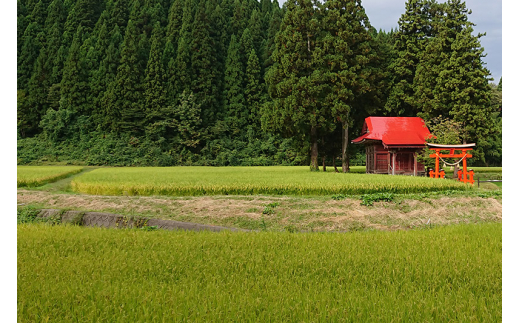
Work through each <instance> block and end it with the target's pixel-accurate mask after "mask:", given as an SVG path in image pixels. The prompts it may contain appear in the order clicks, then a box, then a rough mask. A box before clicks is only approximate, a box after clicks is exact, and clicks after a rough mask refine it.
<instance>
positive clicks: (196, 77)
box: [190, 2, 218, 127]
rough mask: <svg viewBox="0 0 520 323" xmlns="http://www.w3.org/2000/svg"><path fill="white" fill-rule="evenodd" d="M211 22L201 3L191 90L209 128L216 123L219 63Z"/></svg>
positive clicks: (195, 26) (194, 37)
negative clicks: (217, 69) (212, 36)
mask: <svg viewBox="0 0 520 323" xmlns="http://www.w3.org/2000/svg"><path fill="white" fill-rule="evenodd" d="M210 27H211V21H210V16H209V15H208V12H207V9H206V6H205V5H204V3H203V2H201V3H199V6H198V8H197V12H196V14H195V19H194V21H193V26H192V30H193V33H192V42H191V50H190V52H191V53H192V54H191V71H192V73H193V75H192V83H191V90H192V91H193V94H194V100H195V102H196V103H198V104H200V105H201V108H202V124H203V125H204V126H206V127H209V126H210V125H211V124H213V123H214V122H215V117H216V114H217V103H218V99H217V96H218V82H217V79H216V77H217V71H216V68H217V61H216V53H215V42H214V39H213V38H211V36H210Z"/></svg>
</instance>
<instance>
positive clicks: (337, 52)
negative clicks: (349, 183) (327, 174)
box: [323, 0, 377, 172]
mask: <svg viewBox="0 0 520 323" xmlns="http://www.w3.org/2000/svg"><path fill="white" fill-rule="evenodd" d="M325 7H326V8H327V15H326V17H325V18H324V28H325V29H326V36H325V37H324V41H323V42H324V45H323V46H324V47H325V59H326V61H327V66H328V68H327V72H328V80H327V81H328V82H329V84H330V92H329V94H328V95H327V100H326V102H327V105H328V106H329V108H330V112H331V116H330V120H332V121H334V122H339V123H341V127H342V136H341V141H342V149H341V155H342V170H343V172H347V171H348V170H349V158H348V155H347V148H348V143H349V136H348V133H349V126H351V124H352V121H351V114H361V113H362V112H361V110H362V107H360V106H356V103H358V102H357V101H359V98H360V97H361V96H362V95H364V94H366V93H367V92H370V91H371V90H373V89H374V87H375V83H376V82H375V81H376V77H375V74H377V70H376V69H373V68H372V65H373V64H372V62H373V61H375V60H376V56H377V53H376V52H375V51H374V50H373V49H372V46H371V45H372V37H371V35H370V33H369V30H370V28H371V26H370V23H369V21H368V17H367V15H366V14H365V10H364V9H363V7H362V6H361V1H360V0H329V1H326V2H325Z"/></svg>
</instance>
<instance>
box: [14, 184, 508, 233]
mask: <svg viewBox="0 0 520 323" xmlns="http://www.w3.org/2000/svg"><path fill="white" fill-rule="evenodd" d="M69 182H70V179H69ZM64 183H65V182H64ZM64 183H62V184H58V183H54V184H56V185H66V184H64ZM17 195H18V204H30V205H35V206H37V207H39V208H52V209H61V210H78V211H91V212H108V213H114V214H120V215H134V216H146V217H150V218H156V219H164V220H175V221H182V222H191V223H197V224H206V225H216V226H223V227H234V228H241V229H251V230H262V229H266V230H273V231H278V230H287V229H289V230H295V231H356V230H366V229H369V230H370V229H374V230H399V229H410V228H419V227H424V226H425V225H446V224H456V223H483V222H501V221H502V201H501V199H500V198H498V199H496V198H482V197H476V196H467V197H461V196H458V197H442V198H436V199H429V198H425V199H421V200H414V199H404V200H400V201H394V202H375V203H374V206H370V207H367V206H362V205H360V200H358V199H354V198H347V199H344V200H339V201H336V200H332V199H330V198H328V197H286V196H285V197H277V196H261V195H257V196H202V197H164V196H152V197H136V196H95V195H83V194H68V193H58V192H54V191H50V190H49V191H47V190H46V191H43V190H26V189H25V190H24V189H19V190H18V194H17Z"/></svg>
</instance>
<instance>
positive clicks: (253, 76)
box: [244, 49, 263, 131]
mask: <svg viewBox="0 0 520 323" xmlns="http://www.w3.org/2000/svg"><path fill="white" fill-rule="evenodd" d="M245 81H246V87H245V91H244V95H245V99H246V106H247V107H248V108H249V111H250V114H249V122H250V124H252V125H253V126H254V128H255V130H256V131H258V130H260V118H259V113H260V111H259V110H260V104H261V98H262V94H263V91H262V85H261V82H260V63H259V61H258V56H257V55H256V52H255V50H254V49H252V50H251V52H250V53H249V56H248V60H247V67H246V74H245Z"/></svg>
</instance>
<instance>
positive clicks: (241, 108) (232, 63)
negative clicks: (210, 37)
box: [224, 35, 248, 136]
mask: <svg viewBox="0 0 520 323" xmlns="http://www.w3.org/2000/svg"><path fill="white" fill-rule="evenodd" d="M243 83H244V67H243V65H242V57H241V56H240V43H239V42H237V40H236V37H235V35H232V36H231V41H230V43H229V48H228V51H227V58H226V72H225V87H224V96H225V111H226V124H227V127H228V129H229V133H230V134H231V135H232V136H237V135H238V134H239V133H240V132H241V130H243V129H244V126H245V122H246V120H247V117H248V113H247V111H246V107H245V98H244V92H243Z"/></svg>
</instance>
